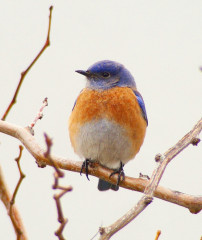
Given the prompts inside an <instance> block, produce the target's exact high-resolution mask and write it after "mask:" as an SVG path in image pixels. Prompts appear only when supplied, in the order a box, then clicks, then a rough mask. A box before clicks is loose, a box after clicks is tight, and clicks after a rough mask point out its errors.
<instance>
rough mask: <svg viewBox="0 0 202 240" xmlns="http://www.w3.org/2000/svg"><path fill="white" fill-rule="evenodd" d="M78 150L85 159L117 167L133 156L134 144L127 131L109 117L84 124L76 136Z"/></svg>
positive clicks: (113, 167)
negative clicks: (109, 119)
mask: <svg viewBox="0 0 202 240" xmlns="http://www.w3.org/2000/svg"><path fill="white" fill-rule="evenodd" d="M76 142H77V144H76V149H75V150H76V152H77V154H78V155H80V156H81V157H83V158H85V159H90V160H92V161H98V162H99V163H100V164H102V165H103V166H106V167H108V168H112V169H116V168H119V167H120V162H122V163H123V164H125V163H126V162H128V161H129V160H130V159H131V158H132V157H131V154H132V153H131V152H132V145H131V143H130V142H129V139H128V137H127V135H126V131H125V130H124V129H123V128H122V127H120V126H119V125H118V124H116V123H112V122H110V121H108V120H107V119H102V120H99V121H94V122H91V123H86V124H84V125H83V126H82V127H81V128H80V130H79V133H78V135H77V138H76Z"/></svg>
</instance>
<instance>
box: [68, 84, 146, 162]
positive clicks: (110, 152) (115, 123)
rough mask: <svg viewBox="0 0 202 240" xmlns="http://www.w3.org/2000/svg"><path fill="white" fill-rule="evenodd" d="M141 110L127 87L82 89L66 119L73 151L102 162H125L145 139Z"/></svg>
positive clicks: (133, 154) (144, 126) (144, 124)
mask: <svg viewBox="0 0 202 240" xmlns="http://www.w3.org/2000/svg"><path fill="white" fill-rule="evenodd" d="M140 111H141V110H140V107H139V105H138V102H137V99H136V96H135V95H134V93H133V91H132V90H131V89H130V88H120V87H115V88H113V89H109V90H105V91H100V92H99V91H95V90H90V89H85V90H83V91H82V93H81V94H80V95H79V97H78V99H77V102H76V105H75V107H74V109H73V112H72V114H71V116H70V121H69V131H70V139H71V142H72V145H73V147H74V149H75V151H76V152H77V153H78V154H79V155H81V156H83V157H85V158H88V157H89V158H94V160H96V159H98V160H99V161H100V162H101V163H102V162H103V161H109V159H110V161H112V160H111V159H114V161H115V160H116V161H117V160H118V159H119V160H120V159H121V160H122V161H123V162H124V160H125V161H126V162H127V161H128V160H129V159H131V158H132V157H134V156H135V154H136V153H137V152H138V151H139V148H140V146H141V144H142V142H143V139H144V135H145V129H146V123H145V121H144V119H143V117H142V115H141V112H140ZM137 136H138V139H137ZM118 162H119V161H118ZM118 164H119V163H118ZM103 165H105V166H106V163H105V162H103ZM108 167H110V166H109V165H108ZM113 167H114V165H113ZM117 167H118V166H117Z"/></svg>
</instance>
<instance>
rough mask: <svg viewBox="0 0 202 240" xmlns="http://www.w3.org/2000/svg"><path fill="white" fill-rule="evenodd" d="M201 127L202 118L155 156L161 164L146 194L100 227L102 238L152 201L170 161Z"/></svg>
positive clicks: (105, 237) (121, 225)
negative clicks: (174, 142) (125, 210)
mask: <svg viewBox="0 0 202 240" xmlns="http://www.w3.org/2000/svg"><path fill="white" fill-rule="evenodd" d="M199 128H200V131H201V129H202V119H201V121H199V122H198V124H197V125H196V126H195V127H194V128H193V129H192V130H191V131H190V132H189V133H187V134H186V135H185V136H184V137H183V138H182V139H181V140H180V141H178V143H177V144H175V145H174V146H173V147H172V148H170V149H169V150H168V151H167V152H165V154H164V155H160V154H158V155H157V156H156V157H155V160H156V161H158V163H159V166H157V168H156V169H155V170H154V171H153V173H152V176H151V179H150V180H149V183H148V185H147V187H146V188H145V190H144V195H143V196H142V197H141V199H140V200H139V201H138V203H137V204H136V205H135V206H134V207H133V208H131V209H130V210H129V211H128V212H127V213H126V214H124V215H123V216H122V217H121V218H120V219H118V220H117V221H116V222H115V223H113V224H111V225H110V226H108V227H102V228H100V235H101V236H100V240H108V239H110V238H111V236H112V235H114V234H115V233H116V232H118V231H119V230H120V229H122V228H123V227H125V226H126V225H127V224H128V223H130V222H131V221H132V220H133V219H134V218H136V217H137V216H138V215H139V214H140V213H141V212H142V211H143V210H144V209H145V208H146V207H147V206H148V205H149V204H150V203H151V202H152V200H153V195H154V191H155V190H156V188H157V186H158V184H159V182H160V180H161V178H162V176H163V173H164V171H165V169H166V167H167V165H168V163H169V162H170V161H171V160H172V159H173V158H174V157H175V156H177V155H178V154H179V153H180V152H181V151H182V150H183V149H185V148H186V147H187V146H188V145H189V144H193V138H196V137H197V136H198V134H199V132H200V131H199V132H198V130H199ZM190 211H191V212H193V209H190ZM194 211H195V213H196V212H198V211H200V210H198V209H197V210H196V209H194Z"/></svg>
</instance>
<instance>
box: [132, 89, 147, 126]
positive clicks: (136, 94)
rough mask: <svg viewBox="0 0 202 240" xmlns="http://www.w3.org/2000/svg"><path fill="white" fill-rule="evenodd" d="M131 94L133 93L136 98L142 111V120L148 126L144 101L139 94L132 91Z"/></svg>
mask: <svg viewBox="0 0 202 240" xmlns="http://www.w3.org/2000/svg"><path fill="white" fill-rule="evenodd" d="M133 92H134V94H135V96H136V97H137V101H138V103H139V105H140V108H141V110H142V116H143V118H144V119H145V121H146V122H147V125H148V119H147V112H146V108H145V104H144V100H143V98H142V96H141V94H140V93H139V92H138V91H136V90H133Z"/></svg>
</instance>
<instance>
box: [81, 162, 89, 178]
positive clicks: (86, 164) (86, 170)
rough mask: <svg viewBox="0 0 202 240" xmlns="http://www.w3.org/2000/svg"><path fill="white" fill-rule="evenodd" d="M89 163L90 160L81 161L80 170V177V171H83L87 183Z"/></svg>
mask: <svg viewBox="0 0 202 240" xmlns="http://www.w3.org/2000/svg"><path fill="white" fill-rule="evenodd" d="M90 163H91V161H90V159H86V160H85V161H83V164H82V166H81V170H80V175H82V171H83V170H84V169H85V172H86V177H87V179H88V180H89V181H90V179H89V177H88V166H89V164H90Z"/></svg>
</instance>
